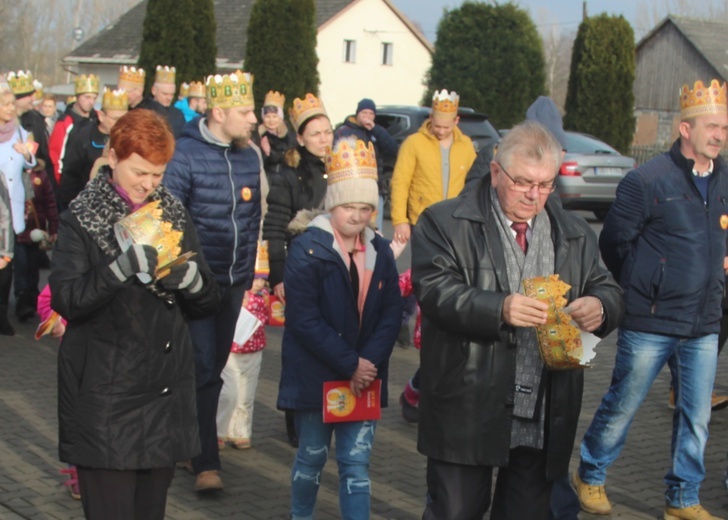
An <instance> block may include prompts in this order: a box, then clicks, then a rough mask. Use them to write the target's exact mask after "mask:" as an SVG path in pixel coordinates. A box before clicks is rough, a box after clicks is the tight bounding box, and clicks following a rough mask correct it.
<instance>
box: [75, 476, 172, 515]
mask: <svg viewBox="0 0 728 520" xmlns="http://www.w3.org/2000/svg"><path fill="white" fill-rule="evenodd" d="M76 469H77V471H78V485H79V488H80V490H81V503H82V504H83V514H84V515H85V516H86V519H87V520H164V510H165V507H166V505H167V490H168V489H169V485H170V484H171V483H172V477H173V476H174V468H155V469H139V470H126V471H118V470H109V469H93V468H82V467H77V468H76Z"/></svg>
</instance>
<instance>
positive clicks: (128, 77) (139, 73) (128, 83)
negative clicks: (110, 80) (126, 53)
mask: <svg viewBox="0 0 728 520" xmlns="http://www.w3.org/2000/svg"><path fill="white" fill-rule="evenodd" d="M145 76H146V72H144V69H137V68H136V67H127V66H126V65H124V66H123V67H121V68H120V69H119V85H118V86H119V88H123V89H124V90H127V91H128V90H129V89H132V88H137V87H144V77H145Z"/></svg>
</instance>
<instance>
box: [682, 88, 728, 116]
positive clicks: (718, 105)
mask: <svg viewBox="0 0 728 520" xmlns="http://www.w3.org/2000/svg"><path fill="white" fill-rule="evenodd" d="M727 110H728V109H727V108H726V86H725V83H723V84H722V85H721V84H720V82H719V81H718V80H717V79H714V80H712V81H711V82H710V86H709V87H706V86H705V85H703V82H702V81H700V80H698V81H696V82H695V86H694V87H693V90H690V87H688V85H683V88H682V90H681V91H680V118H681V119H689V118H691V117H697V116H704V115H709V114H725V113H726V111H727Z"/></svg>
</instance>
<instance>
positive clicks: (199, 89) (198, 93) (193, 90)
mask: <svg viewBox="0 0 728 520" xmlns="http://www.w3.org/2000/svg"><path fill="white" fill-rule="evenodd" d="M187 96H188V97H192V98H203V97H205V96H206V92H205V84H204V83H202V81H192V82H191V83H190V84H189V88H188V91H187Z"/></svg>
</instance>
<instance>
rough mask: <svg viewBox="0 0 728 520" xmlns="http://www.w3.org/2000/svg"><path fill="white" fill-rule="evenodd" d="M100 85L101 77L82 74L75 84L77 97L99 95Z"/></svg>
mask: <svg viewBox="0 0 728 520" xmlns="http://www.w3.org/2000/svg"><path fill="white" fill-rule="evenodd" d="M99 84H100V83H99V77H98V76H96V75H95V74H89V75H88V76H87V75H86V74H81V75H80V76H78V77H77V78H76V81H75V82H74V88H75V92H76V95H77V96H78V95H81V94H98V93H99V90H100V87H99Z"/></svg>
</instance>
